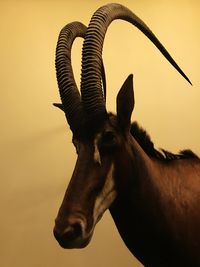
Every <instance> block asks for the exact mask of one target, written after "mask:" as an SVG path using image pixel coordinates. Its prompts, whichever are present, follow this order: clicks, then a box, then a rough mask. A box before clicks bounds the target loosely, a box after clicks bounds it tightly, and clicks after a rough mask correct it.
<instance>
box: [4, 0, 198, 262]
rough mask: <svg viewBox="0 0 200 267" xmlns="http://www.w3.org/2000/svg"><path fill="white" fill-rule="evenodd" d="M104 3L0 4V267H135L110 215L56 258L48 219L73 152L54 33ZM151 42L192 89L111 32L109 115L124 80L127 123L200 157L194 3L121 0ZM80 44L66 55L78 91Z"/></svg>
mask: <svg viewBox="0 0 200 267" xmlns="http://www.w3.org/2000/svg"><path fill="white" fill-rule="evenodd" d="M105 3H107V1H103V0H102V1H94V0H88V1H82V0H73V1H71V0H70V1H69V0H65V1H64V0H63V1H59V0H58V1H53V0H52V1H50V0H46V1H45V0H42V1H39V0H38V1H37V0H35V1H31V0H24V1H22V0H15V1H11V0H0V36H1V37H0V38H1V41H0V64H1V66H0V68H1V72H0V92H1V96H0V101H1V103H0V109H1V111H0V116H1V138H0V142H1V144H0V148H1V150H0V151H1V160H0V163H1V187H0V200H1V201H0V205H1V206H0V210H1V220H0V232H1V233H0V234H1V235H0V239H1V242H0V266H2V267H27V266H28V267H36V266H37V267H44V266H48V267H64V266H70V267H80V266H83V267H84V266H85V267H86V266H87V267H94V266H95V267H106V266H115V267H122V266H123V267H124V266H125V267H129V266H135V267H137V266H138V267H139V266H141V265H140V263H138V262H137V260H135V259H134V257H132V255H131V254H130V253H129V251H128V250H127V249H126V247H125V246H124V244H123V242H122V241H121V239H120V237H119V235H118V233H117V230H116V228H115V226H114V223H113V221H112V219H111V217H110V214H109V212H107V213H106V214H105V216H104V217H103V219H102V220H101V222H100V223H99V224H98V225H97V227H96V230H95V234H94V237H93V239H92V241H91V243H90V245H89V246H88V247H87V248H85V249H83V250H70V251H69V250H63V249H61V248H60V247H59V246H58V245H57V242H56V241H55V240H54V238H53V235H52V228H53V225H54V218H55V216H56V214H57V210H58V207H59V205H60V203H61V200H62V197H63V194H64V191H65V189H66V186H67V184H68V181H69V178H70V176H71V173H72V170H73V167H74V162H75V158H76V155H75V151H74V148H73V146H72V145H71V132H70V131H69V128H68V125H67V124H66V122H65V118H64V116H63V114H62V113H61V112H59V111H58V110H56V109H55V108H53V107H52V102H55V101H59V95H58V90H57V84H56V78H55V69H54V53H55V46H56V42H57V37H58V33H59V31H60V29H61V28H62V27H63V26H64V25H65V24H66V23H68V22H71V21H74V20H79V21H82V22H84V23H85V24H88V22H89V19H90V17H91V15H92V13H93V12H94V11H95V10H96V9H97V8H98V7H99V6H101V5H103V4H105ZM120 3H122V4H124V5H126V6H127V7H129V8H130V9H131V10H133V11H134V12H135V13H136V14H137V15H138V16H140V17H141V18H142V19H143V20H144V21H145V22H146V23H147V24H148V25H149V26H150V28H151V29H152V30H153V32H154V33H155V34H156V35H157V36H158V38H159V39H160V40H161V41H162V43H163V44H164V45H165V46H166V48H167V49H168V50H169V51H170V53H171V54H172V55H173V56H174V58H175V60H176V61H177V62H178V64H179V65H180V66H181V68H182V69H183V70H184V71H185V72H186V73H187V75H188V76H189V77H190V79H191V80H192V82H193V84H194V85H193V87H191V86H190V85H189V84H188V83H187V82H186V81H185V80H184V79H183V78H182V77H181V76H180V75H179V74H178V73H177V72H176V71H175V70H174V69H173V68H172V67H171V66H170V65H169V64H168V62H167V61H166V60H165V59H164V58H163V57H162V56H161V54H160V53H159V52H158V51H157V50H156V49H155V47H154V46H153V45H152V44H151V43H150V41H149V40H147V38H146V37H144V36H143V34H141V33H140V32H139V31H138V30H137V29H135V28H134V27H133V26H131V25H129V24H128V23H125V22H122V21H116V22H114V23H113V24H112V25H111V26H110V28H109V30H108V34H107V36H106V40H105V46H104V62H105V65H106V73H107V83H108V109H109V110H112V111H115V97H116V94H117V92H118V89H119V87H120V86H121V84H122V83H123V81H124V79H125V78H126V77H127V75H128V74H129V73H133V74H134V76H135V95H136V109H135V112H134V115H133V119H134V120H135V119H136V120H138V121H139V122H140V124H141V125H142V126H143V127H145V128H146V129H147V130H148V132H149V133H150V135H151V136H152V139H153V140H154V142H155V143H156V145H157V146H158V147H163V148H166V149H169V150H172V151H174V152H177V150H179V149H182V148H188V147H189V148H192V149H193V150H194V151H195V152H197V153H199V154H200V144H199V135H200V124H199V120H200V115H199V113H200V104H199V103H200V73H199V70H200V52H199V47H200V33H199V31H200V16H199V14H200V1H198V0H196V1H195V0H191V1H186V0H176V1H174V0H173V1H172V0H170V1H161V0H157V1H156V0H149V1H147V0H141V1H136V0H127V1H125V0H120ZM80 46H81V40H79V41H77V42H76V44H75V45H74V49H73V59H74V60H73V64H74V71H75V73H76V79H77V82H78V83H79V76H80V57H81V50H80V49H81V48H80Z"/></svg>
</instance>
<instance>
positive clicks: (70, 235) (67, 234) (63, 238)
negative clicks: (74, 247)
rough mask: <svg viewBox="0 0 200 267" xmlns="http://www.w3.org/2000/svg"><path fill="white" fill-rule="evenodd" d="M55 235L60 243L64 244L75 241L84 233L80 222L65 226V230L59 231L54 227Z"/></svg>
mask: <svg viewBox="0 0 200 267" xmlns="http://www.w3.org/2000/svg"><path fill="white" fill-rule="evenodd" d="M53 233H54V237H55V238H56V240H57V241H58V242H59V243H60V245H61V246H62V245H64V244H67V243H70V242H73V241H75V240H76V239H77V238H79V237H81V235H82V227H81V225H80V224H79V223H75V224H72V225H69V226H68V227H67V228H65V230H64V231H62V232H59V231H57V230H56V229H55V228H54V231H53Z"/></svg>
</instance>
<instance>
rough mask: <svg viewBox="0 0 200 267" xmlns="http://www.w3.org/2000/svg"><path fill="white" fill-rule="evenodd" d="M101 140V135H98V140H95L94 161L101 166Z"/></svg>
mask: <svg viewBox="0 0 200 267" xmlns="http://www.w3.org/2000/svg"><path fill="white" fill-rule="evenodd" d="M99 139H100V135H99V134H98V135H97V136H96V138H95V139H94V161H95V162H97V163H99V165H101V156H100V153H99V149H98V142H99Z"/></svg>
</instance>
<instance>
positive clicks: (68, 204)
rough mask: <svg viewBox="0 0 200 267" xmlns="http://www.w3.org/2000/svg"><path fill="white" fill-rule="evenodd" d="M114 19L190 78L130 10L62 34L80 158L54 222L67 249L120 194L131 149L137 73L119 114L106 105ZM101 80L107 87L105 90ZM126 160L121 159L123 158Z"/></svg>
mask: <svg viewBox="0 0 200 267" xmlns="http://www.w3.org/2000/svg"><path fill="white" fill-rule="evenodd" d="M115 19H123V20H126V21H129V22H130V23H132V24H133V25H135V26H136V27H138V28H139V29H140V30H141V31H142V32H143V33H144V34H145V35H146V36H147V37H148V38H149V39H150V40H151V41H152V42H153V43H154V44H155V45H156V47H157V48H158V49H159V50H160V51H161V53H162V54H163V55H164V56H165V57H166V58H167V59H168V60H169V61H170V63H171V64H172V65H173V66H174V67H175V68H176V69H177V70H178V71H179V72H180V74H181V75H182V76H183V77H184V78H185V79H186V80H188V81H189V79H188V78H187V76H186V75H185V74H184V73H183V72H182V70H181V69H180V68H179V67H178V65H177V64H176V63H175V61H174V60H173V59H172V57H171V56H170V55H169V53H168V52H167V51H166V49H165V48H164V47H163V46H162V44H161V43H160V42H159V40H158V39H157V38H156V37H155V35H154V34H153V33H152V32H151V30H150V29H149V28H148V27H147V26H146V24H144V22H143V21H141V20H140V19H139V18H138V17H137V16H136V15H135V14H133V13H132V12H131V11H130V10H129V9H127V8H125V7H123V6H121V5H118V4H109V5H106V6H104V7H101V8H100V9H98V10H97V11H96V12H95V14H94V15H93V17H92V19H91V21H90V24H89V26H88V28H86V27H85V26H84V25H83V24H81V23H79V22H74V23H70V24H68V25H67V26H66V27H64V28H63V30H62V31H61V33H60V35H59V39H58V45H57V50H56V70H57V80H58V86H59V90H60V96H61V101H62V105H57V106H59V107H60V108H61V109H62V110H63V111H64V112H65V115H66V119H67V121H68V124H69V125H70V128H71V130H72V133H73V144H74V146H75V148H76V151H77V155H78V156H77V162H76V165H75V168H74V171H73V174H72V178H71V180H70V183H69V185H68V188H67V191H66V193H65V196H64V199H63V202H62V204H61V207H60V209H59V212H58V215H57V218H56V220H55V227H54V236H55V238H56V239H57V240H58V242H59V244H60V245H61V246H62V247H63V248H82V247H84V246H86V245H87V244H88V243H89V241H90V239H91V237H92V234H93V231H94V227H95V225H96V223H97V222H98V221H99V220H100V218H101V217H102V215H103V213H104V212H105V210H106V209H109V208H110V207H111V206H112V205H113V203H114V202H115V201H116V199H117V198H118V185H117V182H116V173H117V164H118V163H119V157H120V156H121V155H122V154H123V153H124V151H125V150H126V153H130V151H129V150H130V149H129V148H128V140H129V139H130V138H131V134H130V120H131V113H132V111H133V108H134V95H133V75H129V76H128V78H127V79H126V81H125V82H124V84H123V85H122V87H121V89H120V90H119V93H118V96H117V115H116V116H115V115H112V114H110V113H108V112H107V110H106V106H105V101H106V99H105V75H104V71H103V70H104V69H103V64H102V49H103V41H104V37H105V34H106V30H107V28H108V26H109V24H110V23H111V22H112V21H113V20H115ZM76 37H83V38H84V43H83V51H82V73H81V87H80V92H81V96H80V93H79V90H78V89H77V85H76V83H75V80H74V76H73V71H72V67H71V55H70V51H71V47H72V44H73V41H74V39H75V38H76ZM102 81H103V87H104V90H102ZM120 158H121V157H120Z"/></svg>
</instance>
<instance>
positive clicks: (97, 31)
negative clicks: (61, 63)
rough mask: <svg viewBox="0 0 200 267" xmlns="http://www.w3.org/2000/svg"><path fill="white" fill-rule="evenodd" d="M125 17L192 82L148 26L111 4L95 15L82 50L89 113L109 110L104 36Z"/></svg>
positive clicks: (125, 9) (85, 99)
mask: <svg viewBox="0 0 200 267" xmlns="http://www.w3.org/2000/svg"><path fill="white" fill-rule="evenodd" d="M115 19H122V20H125V21H128V22H130V23H132V24H133V25H135V26H136V27H137V28H138V29H139V30H141V31H142V32H143V33H144V34H145V35H146V36H147V37H148V38H149V39H150V40H151V41H152V42H153V43H154V45H155V46H156V47H157V48H158V49H159V50H160V52H161V53H162V54H163V55H164V56H165V58H166V59H167V60H168V61H169V62H170V63H171V64H172V65H173V66H174V67H175V69H176V70H177V71H178V72H179V73H180V74H181V75H182V76H183V77H184V78H185V79H186V80H187V81H188V82H189V83H190V84H191V82H190V80H189V79H188V77H187V76H186V75H185V74H184V72H183V71H182V70H181V69H180V67H179V66H178V65H177V64H176V62H175V61H174V60H173V58H172V57H171V56H170V54H169V53H168V52H167V50H166V49H165V47H164V46H163V45H162V44H161V43H160V41H159V40H158V39H157V37H156V36H155V35H154V34H153V32H152V31H151V30H150V29H149V28H148V26H147V25H146V24H145V23H144V22H143V21H142V20H141V19H140V18H138V17H137V16H136V15H135V14H134V13H133V12H132V11H130V10H129V9H128V8H126V7H124V6H122V5H120V4H108V5H105V6H103V7H101V8H99V9H98V10H97V11H96V12H95V13H94V15H93V17H92V19H91V21H90V24H89V26H88V29H87V33H86V35H85V40H84V44H83V51H82V74H81V94H82V100H83V102H84V109H85V110H86V111H87V113H88V114H92V115H96V114H101V113H104V112H105V100H104V97H103V93H102V87H101V79H100V77H101V58H102V49H103V42H104V37H105V34H106V31H107V28H108V26H109V25H110V23H111V22H112V21H113V20H115Z"/></svg>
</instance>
